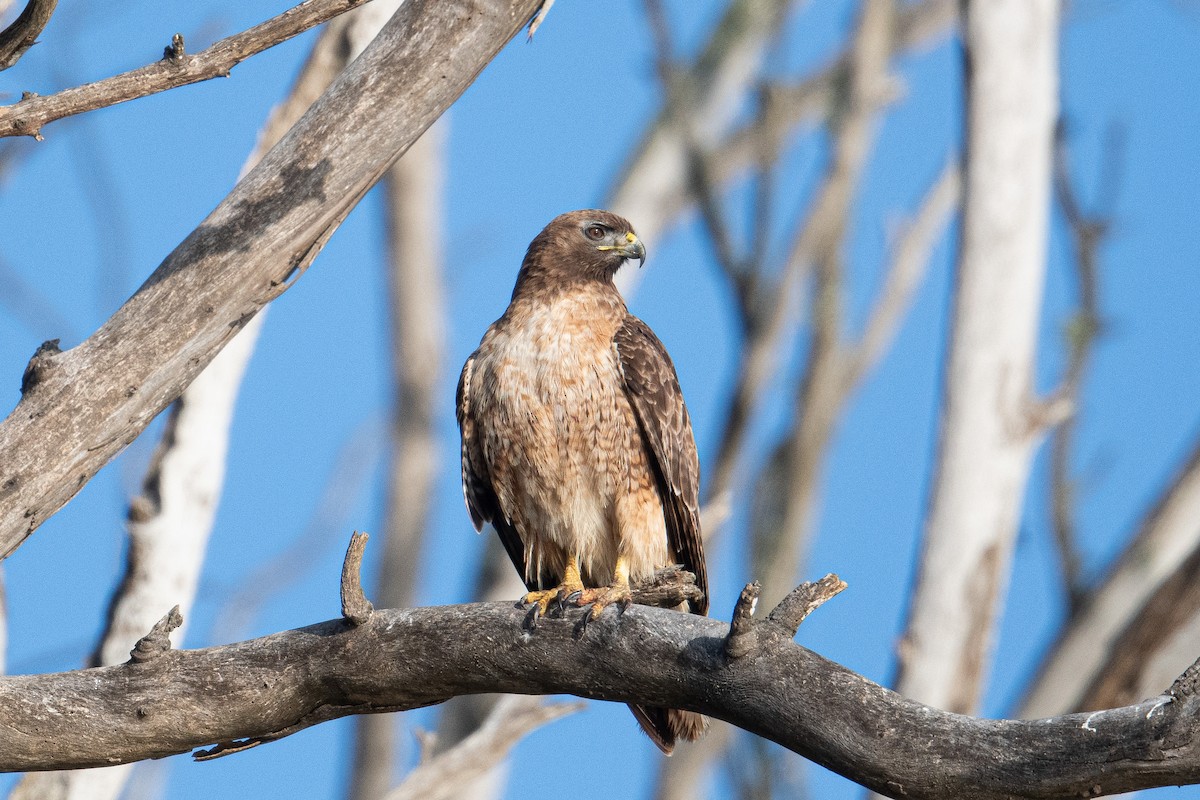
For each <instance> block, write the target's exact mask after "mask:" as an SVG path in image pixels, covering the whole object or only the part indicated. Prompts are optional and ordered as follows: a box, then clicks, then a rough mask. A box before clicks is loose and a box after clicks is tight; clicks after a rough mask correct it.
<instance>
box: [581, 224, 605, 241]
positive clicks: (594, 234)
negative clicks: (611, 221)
mask: <svg viewBox="0 0 1200 800" xmlns="http://www.w3.org/2000/svg"><path fill="white" fill-rule="evenodd" d="M583 232H584V233H585V234H587V237H588V238H589V239H591V240H592V241H593V242H598V241H600V240H601V239H603V238H604V226H603V225H588V226H587V228H585V229H584V231H583Z"/></svg>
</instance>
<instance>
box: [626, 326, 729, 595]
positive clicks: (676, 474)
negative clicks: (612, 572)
mask: <svg viewBox="0 0 1200 800" xmlns="http://www.w3.org/2000/svg"><path fill="white" fill-rule="evenodd" d="M613 346H614V347H615V348H616V351H617V358H618V361H619V363H620V365H621V372H622V375H623V376H624V378H625V394H626V396H627V397H628V398H629V402H630V404H631V405H632V406H633V411H634V413H635V414H636V415H637V418H638V423H639V425H640V427H641V432H642V439H643V441H645V443H646V449H647V450H648V451H649V453H650V455H651V463H652V464H653V465H654V472H655V477H656V478H657V480H658V489H659V494H660V495H661V496H662V501H663V513H664V515H665V516H666V523H667V544H668V545H669V547H670V551H671V554H672V557H673V558H675V559H676V560H677V561H678V562H679V563H680V564H682V565H683V567H684V568H685V569H687V570H688V571H689V572H692V573H694V574H695V576H696V584H697V585H698V586H699V587H700V589H701V590H702V591H703V592H704V599H703V600H702V601H700V602H699V603H698V604H696V605H695V606H694V607H693V608H692V611H693V612H695V613H697V614H705V613H707V612H708V574H707V570H706V569H705V567H704V540H703V539H702V538H701V534H700V462H699V459H698V458H697V457H696V440H695V437H693V435H692V422H691V419H690V418H689V417H688V412H687V406H685V405H684V404H683V392H682V391H680V389H679V378H678V376H676V374H675V365H674V364H672V363H671V357H670V356H669V355H667V349H666V348H665V347H663V344H662V342H660V341H659V340H658V337H657V336H655V335H654V332H653V331H651V330H650V326H649V325H647V324H646V323H644V322H642V321H641V320H640V319H638V318H637V317H635V316H633V315H632V314H630V315H627V316H626V317H625V323H624V324H623V325H622V326H621V328H620V330H618V331H617V335H616V336H615V337H614V339H613Z"/></svg>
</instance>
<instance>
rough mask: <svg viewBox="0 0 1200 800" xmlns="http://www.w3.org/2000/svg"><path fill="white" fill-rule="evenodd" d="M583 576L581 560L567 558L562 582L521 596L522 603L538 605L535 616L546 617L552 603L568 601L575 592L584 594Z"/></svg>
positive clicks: (573, 557)
mask: <svg viewBox="0 0 1200 800" xmlns="http://www.w3.org/2000/svg"><path fill="white" fill-rule="evenodd" d="M583 591H584V588H583V578H582V577H581V576H580V574H579V562H578V561H577V560H576V559H575V556H571V557H570V558H569V559H567V566H566V569H564V570H563V579H562V583H560V584H559V585H558V586H555V587H554V588H553V589H540V590H538V591H535V592H530V593H528V594H527V595H525V596H524V597H522V598H521V603H522V604H523V605H527V606H537V612H536V613H535V616H537V617H544V616H545V615H546V612H547V611H549V610H550V604H551V603H553V602H555V601H557V602H559V603H566V602H567V598H569V597H571V595H574V594H582V593H583Z"/></svg>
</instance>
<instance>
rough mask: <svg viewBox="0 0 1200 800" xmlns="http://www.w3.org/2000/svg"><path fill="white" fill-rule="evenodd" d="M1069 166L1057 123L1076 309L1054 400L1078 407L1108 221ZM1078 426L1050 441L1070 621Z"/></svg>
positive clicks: (1077, 604)
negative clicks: (1089, 206)
mask: <svg viewBox="0 0 1200 800" xmlns="http://www.w3.org/2000/svg"><path fill="white" fill-rule="evenodd" d="M1106 156H1107V157H1106V158H1105V160H1104V162H1103V163H1104V165H1105V166H1104V173H1105V175H1108V176H1115V175H1118V174H1119V173H1120V170H1119V169H1118V168H1117V166H1118V163H1119V160H1120V157H1121V153H1120V152H1119V151H1117V150H1113V149H1109V150H1108V152H1107V153H1106ZM1069 161H1070V152H1069V148H1068V146H1067V141H1066V133H1065V125H1064V124H1063V123H1062V122H1060V123H1059V126H1058V131H1057V137H1056V141H1055V149H1054V187H1055V190H1056V195H1057V197H1058V202H1059V206H1060V207H1061V208H1062V210H1063V215H1064V216H1065V217H1066V220H1067V225H1068V227H1069V228H1070V231H1071V238H1072V240H1073V241H1074V244H1075V259H1074V267H1075V279H1076V288H1077V291H1078V307H1077V309H1076V311H1075V314H1074V315H1073V317H1072V318H1071V320H1070V321H1069V322H1068V323H1067V328H1066V331H1065V339H1066V350H1067V366H1066V370H1065V371H1064V374H1063V377H1062V381H1061V382H1060V384H1059V387H1058V389H1057V390H1056V391H1055V392H1054V395H1055V396H1056V397H1058V398H1060V399H1062V400H1063V401H1064V402H1067V403H1070V404H1071V405H1072V406H1073V407H1075V408H1078V407H1079V405H1080V403H1079V397H1080V393H1081V391H1082V387H1083V381H1084V377H1085V376H1086V374H1087V370H1088V366H1089V365H1090V363H1091V360H1092V353H1093V351H1094V349H1095V344H1096V340H1097V338H1098V337H1099V336H1100V335H1101V334H1102V332H1103V321H1102V319H1101V316H1100V288H1099V270H1098V261H1099V256H1100V250H1101V248H1103V246H1104V242H1105V239H1106V238H1107V237H1108V233H1109V230H1110V229H1111V224H1112V220H1111V219H1110V218H1109V217H1107V216H1105V215H1103V214H1089V213H1088V212H1086V211H1084V209H1083V205H1082V203H1081V202H1080V200H1079V195H1078V194H1077V192H1076V190H1075V185H1074V181H1073V180H1072V178H1071V170H1070V164H1069ZM1102 185H1103V186H1104V187H1105V189H1106V191H1107V192H1110V193H1111V194H1109V195H1108V196H1107V197H1106V198H1104V199H1102V204H1103V205H1106V206H1110V207H1111V205H1113V204H1114V203H1115V200H1113V198H1114V197H1115V196H1116V194H1117V193H1118V192H1119V191H1120V187H1119V185H1118V184H1117V183H1115V182H1113V181H1111V180H1110V181H1102ZM1077 421H1078V417H1077V415H1076V414H1072V415H1070V416H1068V417H1067V418H1066V419H1064V420H1063V421H1062V422H1061V423H1059V424H1058V425H1057V426H1056V427H1055V429H1054V432H1053V434H1052V436H1051V441H1050V511H1051V513H1050V520H1051V528H1052V529H1053V531H1054V543H1055V545H1056V546H1057V549H1058V555H1059V564H1060V566H1061V569H1062V575H1063V588H1064V592H1065V594H1066V598H1067V612H1068V615H1070V616H1073V615H1075V614H1076V613H1078V611H1079V609H1080V608H1081V606H1082V604H1083V602H1084V599H1085V597H1086V596H1087V586H1086V583H1085V580H1084V576H1083V565H1082V558H1081V556H1080V554H1079V545H1078V534H1077V531H1076V529H1075V507H1076V502H1077V500H1078V497H1077V495H1076V491H1075V489H1076V481H1075V478H1074V477H1073V476H1072V474H1071V456H1072V453H1073V451H1074V444H1075V428H1076V424H1077Z"/></svg>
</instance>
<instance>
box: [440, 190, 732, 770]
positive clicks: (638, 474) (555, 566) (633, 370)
mask: <svg viewBox="0 0 1200 800" xmlns="http://www.w3.org/2000/svg"><path fill="white" fill-rule="evenodd" d="M633 258H636V259H637V260H638V263H639V265H640V264H641V263H643V262H644V261H645V258H646V248H645V247H644V246H643V245H642V243H641V241H639V240H638V238H637V236H636V234H634V232H633V228H632V226H631V225H630V224H629V222H627V221H626V220H624V219H622V218H621V217H618V216H617V215H615V214H611V213H609V212H607V211H596V210H587V211H572V212H570V213H567V214H563V215H561V216H559V217H557V218H555V219H554V220H553V221H551V223H550V224H549V225H547V226H546V227H545V229H544V230H542V232H541V233H539V234H538V235H537V237H536V238H534V240H533V242H532V243H530V245H529V250H528V251H527V252H526V254H525V260H524V261H523V262H522V263H521V269H520V272H519V273H518V274H517V283H516V288H515V289H513V294H512V300H511V302H510V303H509V306H508V309H507V310H506V311H505V312H504V315H503V316H501V317H500V319H498V320H496V321H495V322H494V323H492V326H491V327H490V328H488V330H487V333H485V334H484V336H483V341H482V342H480V345H479V349H477V350H476V351H475V352H474V353H472V354H471V357H470V358H468V359H467V363H466V364H465V365H464V366H463V371H462V376H461V377H460V378H459V381H458V396H457V403H458V425H459V430H460V431H461V433H462V474H463V494H464V495H465V496H466V500H467V510H468V511H469V512H470V514H471V521H472V522H473V523H474V524H475V529H476V530H482V529H483V523H485V522H490V523H491V524H492V526H493V527H494V528H495V529H496V532H497V533H498V534H499V536H500V541H501V542H502V543H503V544H504V549H505V550H506V551H507V552H508V555H509V558H511V559H512V562H513V565H514V566H516V568H517V571H518V572H519V573H520V574H521V577H522V579H523V580H524V581H525V585H526V587H527V588H528V589H529V593H528V594H526V595H525V597H524V599H523V602H524V603H525V604H527V605H532V606H533V607H534V608H533V612H532V613H534V614H539V613H540V614H544V613H546V611H547V610H548V608H549V606H550V604H551V603H560V604H570V605H575V606H590V609H589V611H588V618H589V619H590V618H593V617H595V616H596V615H598V614H599V613H600V612H601V611H603V610H604V608H606V607H608V606H609V605H613V604H616V605H617V606H618V607H619V608H624V607H626V606H628V604H629V603H630V602H631V600H632V596H631V594H630V589H629V583H630V581H631V580H633V581H636V580H639V579H643V578H648V577H650V576H651V575H653V573H654V572H655V570H657V569H659V568H661V567H664V566H667V565H668V564H675V563H678V564H682V565H683V567H684V568H685V569H687V570H689V571H691V572H692V573H694V574H695V576H696V582H697V584H698V585H699V587H700V589H701V591H703V592H704V593H705V597H704V599H701V600H699V601H697V602H696V603H693V604H691V605H690V607H689V608H688V609H687V610H689V611H691V612H692V613H695V614H705V613H707V611H708V600H707V592H708V584H707V576H706V572H705V567H704V546H703V542H702V540H701V535H700V516H699V499H698V498H699V482H700V468H699V462H698V460H697V458H696V443H695V439H694V438H693V436H692V424H691V421H690V419H689V418H688V412H687V407H686V406H684V403H683V394H682V393H681V392H680V389H679V379H678V377H677V376H676V374H675V367H674V365H673V364H672V363H671V358H670V357H669V356H668V355H667V351H666V348H664V347H663V345H662V342H660V341H659V340H658V337H657V336H655V335H654V333H653V332H652V331H651V330H650V328H649V326H647V325H646V323H644V322H642V321H641V320H640V319H638V318H637V317H635V316H633V315H632V314H630V313H629V311H628V309H627V308H626V307H625V302H624V300H623V299H622V298H621V294H620V292H618V291H617V288H616V286H615V285H614V284H613V276H614V275H615V274H616V272H617V270H618V269H619V268H620V267H621V266H622V265H623V264H624V263H625V262H626V261H627V260H629V259H633ZM630 708H631V709H632V710H633V713H634V716H635V717H637V720H638V722H639V723H640V724H641V726H642V729H643V730H645V731H646V733H647V734H648V735H649V736H650V738H651V739H653V740H654V743H655V744H657V745H658V747H659V748H660V749H661V750H662V751H663V752H664V753H667V754H668V755H669V754H670V753H671V750H672V749H673V747H674V745H675V741H676V739H687V740H694V739H697V738H699V737H700V735H701V734H702V733H703V732H704V729H705V722H704V718H703V717H702V716H700V715H699V714H696V713H693V712H689V711H679V710H676V709H663V708H649V707H644V706H632V705H631V706H630Z"/></svg>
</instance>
